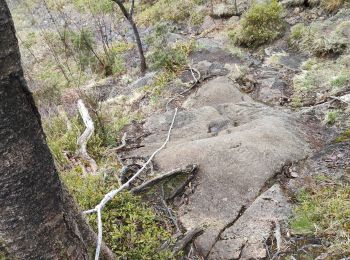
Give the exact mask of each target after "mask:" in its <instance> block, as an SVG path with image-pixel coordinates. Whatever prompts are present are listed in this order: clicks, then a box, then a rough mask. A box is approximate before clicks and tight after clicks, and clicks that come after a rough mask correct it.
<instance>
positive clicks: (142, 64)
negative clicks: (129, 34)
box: [112, 0, 147, 74]
mask: <svg viewBox="0 0 350 260" xmlns="http://www.w3.org/2000/svg"><path fill="white" fill-rule="evenodd" d="M112 1H113V2H115V3H116V4H117V5H118V6H119V8H120V10H121V11H122V13H123V15H124V16H125V18H126V19H127V20H128V22H129V24H130V26H131V29H132V31H133V33H134V36H135V40H136V45H137V50H138V52H139V58H140V70H141V73H142V74H145V72H146V69H147V64H146V59H145V55H144V53H143V48H142V43H141V39H140V34H139V31H138V29H137V26H136V24H135V22H134V19H133V14H134V6H135V0H131V7H130V10H129V11H127V10H126V8H125V6H124V4H123V1H122V0H112Z"/></svg>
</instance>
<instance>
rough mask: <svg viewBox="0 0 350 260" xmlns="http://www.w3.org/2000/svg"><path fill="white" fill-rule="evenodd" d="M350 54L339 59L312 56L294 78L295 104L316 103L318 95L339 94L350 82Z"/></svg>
mask: <svg viewBox="0 0 350 260" xmlns="http://www.w3.org/2000/svg"><path fill="white" fill-rule="evenodd" d="M348 59H349V56H347V55H343V56H340V57H339V58H338V59H337V60H334V61H333V60H324V59H319V58H312V59H309V60H308V61H306V62H305V63H304V64H303V65H302V69H303V70H302V72H301V73H300V74H298V75H296V76H294V78H293V98H292V100H293V105H294V106H302V105H307V104H314V103H315V102H317V101H320V100H317V97H322V96H324V97H325V96H330V95H337V93H340V92H342V91H344V90H345V89H346V88H347V87H348V85H349V83H350V71H349V67H348Z"/></svg>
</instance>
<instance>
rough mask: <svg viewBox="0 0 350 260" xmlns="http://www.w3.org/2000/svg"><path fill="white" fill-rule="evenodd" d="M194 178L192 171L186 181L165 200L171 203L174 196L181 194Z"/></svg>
mask: <svg viewBox="0 0 350 260" xmlns="http://www.w3.org/2000/svg"><path fill="white" fill-rule="evenodd" d="M194 177H195V171H193V172H192V174H191V175H190V176H188V177H187V179H186V180H185V181H184V182H183V183H182V184H181V185H180V186H178V188H177V189H176V190H174V191H173V192H172V193H171V194H170V195H169V197H168V198H167V199H166V200H167V201H172V200H173V199H174V198H175V197H176V196H178V195H179V194H181V193H182V192H183V190H185V188H186V186H187V185H188V184H189V183H190V182H191V181H192V180H193V179H194Z"/></svg>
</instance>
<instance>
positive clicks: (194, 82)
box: [165, 65, 202, 111]
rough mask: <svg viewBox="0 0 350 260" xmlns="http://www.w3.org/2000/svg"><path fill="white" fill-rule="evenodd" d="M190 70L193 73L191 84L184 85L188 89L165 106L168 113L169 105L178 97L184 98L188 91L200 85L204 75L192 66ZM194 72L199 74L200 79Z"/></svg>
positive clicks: (189, 67)
mask: <svg viewBox="0 0 350 260" xmlns="http://www.w3.org/2000/svg"><path fill="white" fill-rule="evenodd" d="M188 70H189V71H190V72H191V75H192V77H193V80H192V81H190V82H189V83H183V84H184V85H185V86H187V87H188V88H187V89H185V90H184V91H182V92H181V93H180V94H177V95H175V97H173V98H171V99H169V101H168V102H167V103H166V105H165V110H167V111H168V106H169V104H170V103H171V102H173V101H174V100H175V99H176V98H177V97H178V96H183V95H184V94H186V93H187V92H188V91H190V90H191V89H192V88H194V87H195V86H196V85H197V84H198V83H199V81H200V80H201V78H202V75H201V73H200V72H199V70H197V69H196V68H193V67H191V66H190V65H188ZM194 72H195V73H197V75H198V77H196V75H195V73H194Z"/></svg>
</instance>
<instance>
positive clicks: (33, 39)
mask: <svg viewBox="0 0 350 260" xmlns="http://www.w3.org/2000/svg"><path fill="white" fill-rule="evenodd" d="M37 40H38V39H37V35H36V33H35V32H30V33H28V34H27V36H26V38H25V40H23V42H22V44H23V47H25V48H27V49H30V48H31V47H33V46H34V45H35V44H36V43H37Z"/></svg>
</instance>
